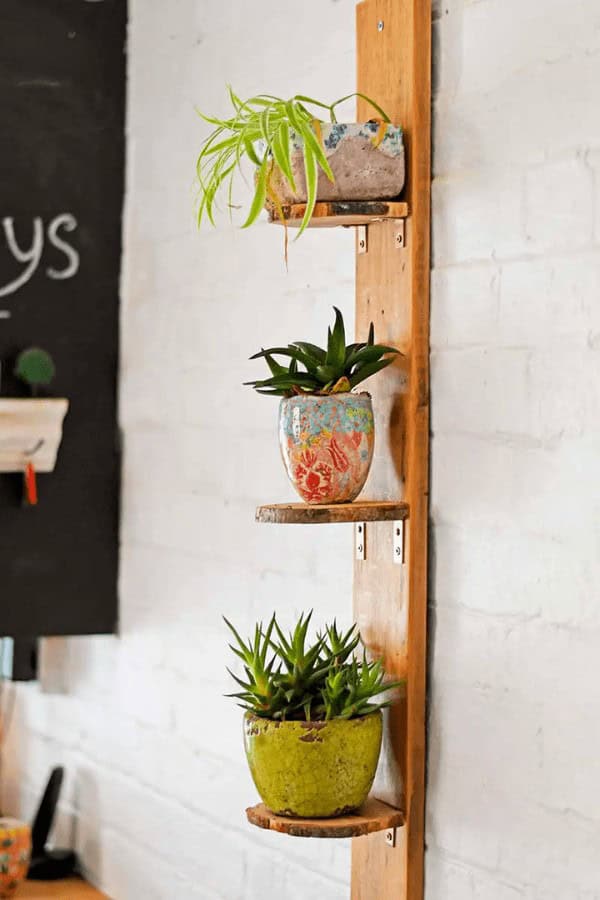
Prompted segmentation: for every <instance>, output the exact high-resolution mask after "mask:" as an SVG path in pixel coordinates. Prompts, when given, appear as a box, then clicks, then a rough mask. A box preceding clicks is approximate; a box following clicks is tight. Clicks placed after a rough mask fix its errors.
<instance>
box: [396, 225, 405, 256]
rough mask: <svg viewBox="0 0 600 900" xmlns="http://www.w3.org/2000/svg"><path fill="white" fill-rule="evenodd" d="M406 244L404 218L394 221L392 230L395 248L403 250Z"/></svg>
mask: <svg viewBox="0 0 600 900" xmlns="http://www.w3.org/2000/svg"><path fill="white" fill-rule="evenodd" d="M405 245H406V231H405V228H404V219H399V220H398V221H397V222H396V230H395V232H394V246H395V247H396V250H403V249H404V247H405Z"/></svg>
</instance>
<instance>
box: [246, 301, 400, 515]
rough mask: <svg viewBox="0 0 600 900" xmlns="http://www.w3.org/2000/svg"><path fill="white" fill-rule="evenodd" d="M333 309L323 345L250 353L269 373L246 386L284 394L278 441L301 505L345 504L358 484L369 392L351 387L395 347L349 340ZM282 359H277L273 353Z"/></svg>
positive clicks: (364, 465)
mask: <svg viewBox="0 0 600 900" xmlns="http://www.w3.org/2000/svg"><path fill="white" fill-rule="evenodd" d="M334 310H335V324H334V326H333V328H329V329H328V334H327V347H326V348H325V347H318V346H316V345H315V344H310V343H307V342H306V341H295V342H294V343H291V344H288V346H287V347H271V348H270V349H269V350H261V351H260V352H259V353H255V354H254V356H252V357H251V359H258V358H262V359H264V360H265V362H266V363H267V365H268V367H269V369H270V371H271V376H270V377H269V378H265V379H261V380H258V381H250V382H247V384H250V385H251V386H252V387H253V388H255V389H256V390H257V391H258V392H259V393H260V394H267V395H270V396H275V397H281V398H282V399H281V402H280V405H279V445H280V448H281V455H282V457H283V461H284V464H285V468H286V471H287V474H288V477H289V479H290V481H291V482H292V484H293V486H294V488H295V489H296V491H297V492H298V494H299V495H300V497H301V498H302V499H303V500H304V501H305V502H306V503H317V504H331V503H348V502H350V501H352V500H354V499H355V498H356V497H357V496H358V494H359V493H360V491H361V490H362V488H363V486H364V483H365V481H366V480H367V476H368V474H369V469H370V466H371V460H372V458H373V447H374V442H375V424H374V418H373V405H372V402H371V396H370V394H368V393H367V392H366V391H361V392H355V390H354V389H355V388H356V387H357V386H358V385H359V384H360V383H361V382H362V381H364V380H365V379H366V378H369V377H370V376H371V375H375V374H376V373H377V372H380V371H381V370H382V369H384V368H385V367H386V366H389V365H390V364H391V363H392V362H394V359H395V357H396V355H397V354H398V352H399V351H398V350H396V349H395V348H394V347H386V346H383V345H381V344H376V343H375V337H374V330H373V324H372V323H371V327H370V329H369V334H368V337H367V340H366V341H364V342H362V343H353V344H348V345H347V344H346V333H345V327H344V319H343V317H342V314H341V312H340V311H339V309H336V308H335V307H334ZM276 356H279V357H284V358H286V359H287V360H288V363H287V365H282V364H281V363H280V362H278V361H277V360H276V359H275V357H276Z"/></svg>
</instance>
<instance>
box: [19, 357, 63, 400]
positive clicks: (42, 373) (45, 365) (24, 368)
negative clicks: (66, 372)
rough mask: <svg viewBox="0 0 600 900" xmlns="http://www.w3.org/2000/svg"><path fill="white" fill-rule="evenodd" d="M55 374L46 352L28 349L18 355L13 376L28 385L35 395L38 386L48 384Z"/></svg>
mask: <svg viewBox="0 0 600 900" xmlns="http://www.w3.org/2000/svg"><path fill="white" fill-rule="evenodd" d="M55 374H56V369H55V367H54V362H53V360H52V357H51V356H50V354H49V353H47V352H46V350H42V349H40V348H39V347H30V348H29V349H28V350H23V352H22V353H19V355H18V357H17V361H16V363H15V375H16V376H17V378H20V379H21V381H24V382H25V384H28V385H29V387H30V388H31V392H32V394H34V395H35V394H37V391H38V388H39V387H40V386H45V385H47V384H50V382H51V381H52V379H53V378H54V375H55Z"/></svg>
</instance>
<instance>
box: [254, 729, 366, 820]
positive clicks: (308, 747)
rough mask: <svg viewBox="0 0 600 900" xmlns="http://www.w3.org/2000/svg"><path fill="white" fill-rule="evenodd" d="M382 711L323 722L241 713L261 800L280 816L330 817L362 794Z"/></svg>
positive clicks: (357, 802) (346, 810)
mask: <svg viewBox="0 0 600 900" xmlns="http://www.w3.org/2000/svg"><path fill="white" fill-rule="evenodd" d="M381 734H382V715H381V712H379V711H378V712H374V713H370V714H369V715H368V716H360V717H359V718H356V719H331V720H330V721H328V722H275V721H273V720H272V719H261V718H259V717H258V716H255V715H253V714H252V713H246V714H245V716H244V747H245V750H246V758H247V760H248V765H249V766H250V772H251V773H252V778H253V779H254V784H255V785H256V789H257V790H258V793H259V794H260V796H261V799H262V801H263V803H265V804H266V805H267V806H268V807H269V809H270V810H271V811H272V812H274V813H276V814H277V815H280V816H296V817H300V818H311V819H317V818H331V817H333V816H343V815H346V814H348V813H350V812H352V811H354V810H356V809H358V808H359V807H360V806H362V804H363V803H364V801H365V800H366V799H367V796H368V793H369V791H370V789H371V785H372V784H373V779H374V778H375V770H376V769H377V761H378V759H379V752H380V750H381Z"/></svg>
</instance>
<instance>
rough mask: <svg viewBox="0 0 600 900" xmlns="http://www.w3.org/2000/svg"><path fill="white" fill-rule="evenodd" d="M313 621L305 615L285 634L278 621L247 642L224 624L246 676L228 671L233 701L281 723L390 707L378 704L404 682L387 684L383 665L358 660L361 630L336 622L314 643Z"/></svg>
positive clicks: (271, 623)
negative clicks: (311, 636)
mask: <svg viewBox="0 0 600 900" xmlns="http://www.w3.org/2000/svg"><path fill="white" fill-rule="evenodd" d="M311 617H312V613H308V614H306V615H305V614H302V615H301V616H300V618H299V619H298V621H297V622H296V625H295V626H294V628H293V629H292V630H291V631H290V632H288V633H285V632H284V631H283V629H281V628H280V626H279V624H278V623H277V620H276V617H275V616H273V617H272V618H271V620H270V622H269V624H268V626H267V628H266V629H265V628H263V625H262V624H261V623H259V624H258V625H257V626H256V628H255V631H254V635H253V637H252V638H250V639H249V640H247V641H244V640H242V638H241V637H240V636H239V634H238V632H237V631H236V630H235V628H234V627H233V625H231V623H230V622H228V621H227V620H225V621H226V623H227V625H228V627H229V629H230V631H231V633H232V634H233V635H234V638H235V643H234V644H230V647H231V649H232V650H233V652H234V654H235V655H236V657H238V658H239V659H241V660H242V663H243V668H244V676H245V677H240V676H239V675H237V674H235V673H234V672H232V671H231V670H229V669H228V670H227V671H228V672H229V674H230V675H231V677H232V678H233V680H234V681H235V683H236V685H237V687H238V690H236V691H235V692H234V693H232V694H229V695H228V696H231V697H233V698H234V699H236V700H237V701H238V703H239V705H240V706H241V707H242V708H243V709H247V710H250V711H251V712H253V713H254V714H255V715H257V716H261V717H264V718H269V719H275V720H277V721H279V720H286V719H307V720H308V719H314V720H324V719H331V718H352V717H355V716H362V715H367V714H368V713H369V712H373V711H375V710H376V709H380V708H382V707H383V706H387V705H388V704H389V702H390V701H389V700H385V699H384V700H380V699H379V700H378V699H375V698H379V697H380V695H381V694H383V693H384V692H386V691H388V690H390V688H393V687H397V686H398V685H399V684H400V683H401V682H394V683H392V684H386V683H385V681H384V671H383V666H382V664H381V662H380V661H378V660H376V661H373V662H370V661H369V660H368V659H367V657H366V654H365V653H363V656H362V659H361V660H358V659H356V657H355V656H354V652H355V650H356V649H357V647H358V646H359V643H360V635H359V632H358V629H357V627H356V625H353V626H352V627H351V628H350V629H348V631H346V632H342V631H339V630H338V627H337V624H336V623H335V622H334V623H333V624H332V625H329V626H327V628H326V629H325V631H324V632H323V633H322V634H317V635H316V638H315V639H314V640H311V639H309V635H308V630H309V626H310V622H311ZM269 657H270V658H269ZM240 689H241V690H240Z"/></svg>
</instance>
